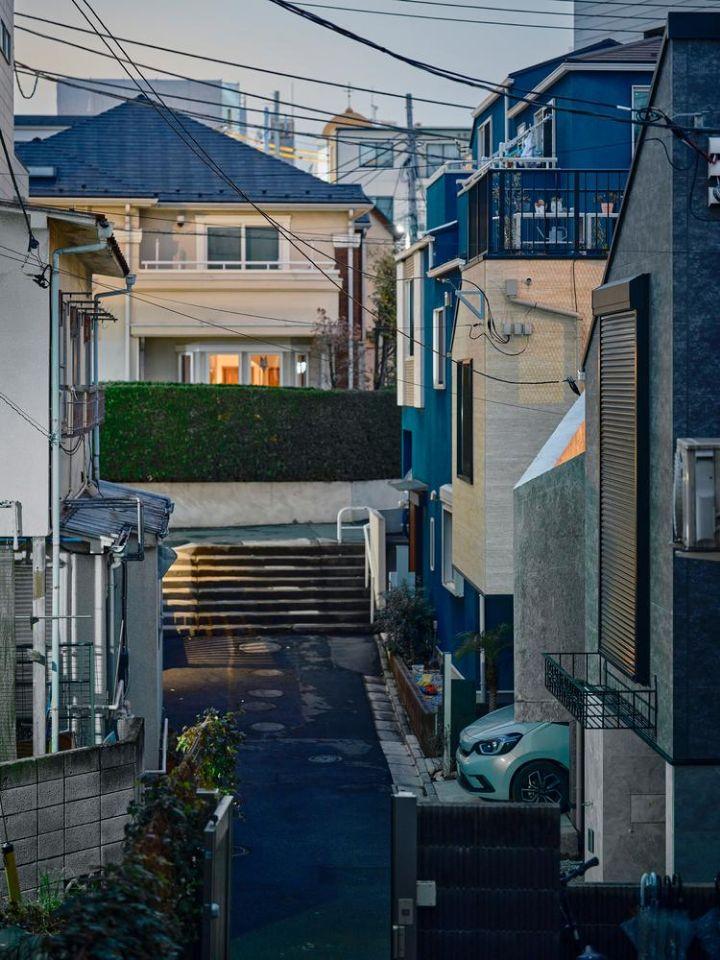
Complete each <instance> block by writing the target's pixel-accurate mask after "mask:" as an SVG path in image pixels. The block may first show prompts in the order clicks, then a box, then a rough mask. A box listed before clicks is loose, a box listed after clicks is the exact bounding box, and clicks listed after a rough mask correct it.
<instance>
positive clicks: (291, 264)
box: [140, 252, 337, 273]
mask: <svg viewBox="0 0 720 960" xmlns="http://www.w3.org/2000/svg"><path fill="white" fill-rule="evenodd" d="M308 256H309V259H297V260H208V259H206V260H181V259H174V260H141V261H140V268H141V270H183V271H188V272H196V273H197V272H205V271H207V270H212V271H215V270H220V271H223V272H226V271H227V272H230V271H233V272H235V271H242V272H253V273H257V272H268V271H271V270H272V271H275V270H277V271H282V272H294V273H298V272H299V273H313V272H314V273H319V272H320V271H325V272H327V271H330V270H336V269H337V268H336V265H335V261H334V260H327V259H324V260H321V259H318V257H317V256H316V255H314V254H312V252H311V253H310V254H309V255H308Z"/></svg>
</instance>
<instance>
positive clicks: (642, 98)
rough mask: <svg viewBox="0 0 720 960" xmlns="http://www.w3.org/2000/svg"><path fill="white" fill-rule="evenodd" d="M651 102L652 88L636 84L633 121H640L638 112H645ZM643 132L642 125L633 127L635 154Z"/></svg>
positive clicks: (634, 86)
mask: <svg viewBox="0 0 720 960" xmlns="http://www.w3.org/2000/svg"><path fill="white" fill-rule="evenodd" d="M649 102H650V87H649V86H647V85H645V84H634V85H633V88H632V116H633V120H637V119H638V111H639V110H643V109H644V108H645V107H646V106H647V105H648V103H649ZM641 130H642V125H641V124H639V123H634V124H633V127H632V147H633V153H635V147H636V146H637V142H638V137H639V136H640V131H641Z"/></svg>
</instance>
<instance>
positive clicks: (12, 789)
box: [0, 720, 143, 897]
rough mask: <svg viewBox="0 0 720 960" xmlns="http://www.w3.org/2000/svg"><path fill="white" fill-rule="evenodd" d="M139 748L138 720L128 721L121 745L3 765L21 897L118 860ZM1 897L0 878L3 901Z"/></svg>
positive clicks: (2, 791)
mask: <svg viewBox="0 0 720 960" xmlns="http://www.w3.org/2000/svg"><path fill="white" fill-rule="evenodd" d="M142 745H143V724H142V720H132V721H130V724H129V730H128V736H127V738H126V739H125V740H122V741H121V742H120V743H114V744H108V745H107V746H102V747H83V748H82V749H78V750H67V751H65V752H63V753H55V754H49V755H47V756H43V757H32V758H29V759H27V760H17V761H15V762H12V763H3V764H0V797H1V799H2V807H3V813H4V814H5V825H6V830H7V839H8V840H10V841H11V842H12V844H13V846H14V847H15V857H16V860H17V864H18V872H19V874H20V887H21V889H22V890H23V892H25V893H28V894H31V893H32V892H33V891H34V890H36V888H37V886H38V883H39V882H40V879H41V878H42V877H43V875H48V876H49V877H51V878H52V879H63V880H65V881H67V880H71V879H72V878H73V877H78V876H82V875H83V874H87V873H90V872H92V871H94V870H97V869H98V868H99V867H101V866H104V865H105V864H107V863H110V862H112V861H113V860H117V859H119V857H120V854H121V848H122V840H123V836H124V829H125V824H126V823H127V821H128V814H127V808H128V804H129V803H130V801H131V800H134V799H136V796H137V791H138V785H139V777H140V773H141V771H142V749H143V747H142ZM3 839H5V838H4V837H3ZM6 893H7V890H6V887H5V878H4V875H3V874H0V897H2V896H5V895H6Z"/></svg>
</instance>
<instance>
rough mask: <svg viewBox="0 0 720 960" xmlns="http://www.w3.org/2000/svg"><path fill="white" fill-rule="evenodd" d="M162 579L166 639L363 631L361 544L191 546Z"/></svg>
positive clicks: (366, 607) (366, 606)
mask: <svg viewBox="0 0 720 960" xmlns="http://www.w3.org/2000/svg"><path fill="white" fill-rule="evenodd" d="M177 552H178V559H177V560H176V562H175V563H174V564H173V566H172V567H171V568H170V570H169V571H168V572H167V573H166V574H165V578H164V580H163V606H164V621H163V629H164V634H165V638H166V639H181V638H186V637H188V638H189V637H197V638H202V637H207V638H210V637H212V638H217V639H219V638H221V637H247V636H258V635H262V634H282V633H286V634H287V633H333V634H335V633H337V634H366V633H368V632H369V631H370V623H369V616H370V600H369V594H368V591H367V590H366V589H365V557H364V548H363V545H362V544H354V543H351V544H335V543H327V544H325V543H311V544H308V543H305V542H302V543H297V544H296V543H288V542H282V543H277V544H275V543H256V544H252V543H249V544H248V543H246V544H192V545H189V546H187V547H181V548H179V549H178V551H177Z"/></svg>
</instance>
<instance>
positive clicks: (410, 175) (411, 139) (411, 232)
mask: <svg viewBox="0 0 720 960" xmlns="http://www.w3.org/2000/svg"><path fill="white" fill-rule="evenodd" d="M405 122H406V125H407V152H408V159H407V165H406V167H405V170H406V176H407V183H408V237H409V239H410V243H415V241H416V240H417V235H418V213H417V181H418V161H417V140H416V138H415V126H414V123H413V101H412V94H411V93H406V94H405Z"/></svg>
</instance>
